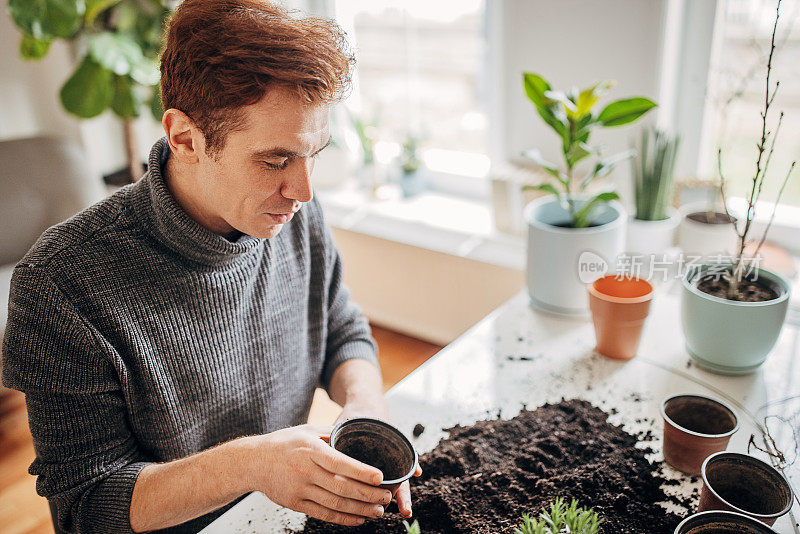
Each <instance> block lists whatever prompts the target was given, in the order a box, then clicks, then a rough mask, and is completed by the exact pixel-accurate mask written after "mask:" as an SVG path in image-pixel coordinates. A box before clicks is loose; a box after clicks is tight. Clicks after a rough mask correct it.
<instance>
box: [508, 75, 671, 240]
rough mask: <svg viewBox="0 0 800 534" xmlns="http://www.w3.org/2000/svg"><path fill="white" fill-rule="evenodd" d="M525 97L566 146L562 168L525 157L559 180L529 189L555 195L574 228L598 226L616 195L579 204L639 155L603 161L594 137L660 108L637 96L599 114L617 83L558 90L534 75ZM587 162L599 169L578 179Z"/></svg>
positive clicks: (536, 156) (535, 154) (533, 154)
mask: <svg viewBox="0 0 800 534" xmlns="http://www.w3.org/2000/svg"><path fill="white" fill-rule="evenodd" d="M523 85H524V88H525V94H526V95H527V96H528V99H529V100H530V101H531V102H532V103H533V105H534V107H535V108H536V111H537V113H538V114H539V116H540V117H541V118H542V120H543V121H544V122H545V124H547V125H548V126H550V128H552V129H553V131H554V132H555V133H556V135H558V138H559V140H560V141H561V152H562V154H563V158H564V162H563V165H562V166H559V165H557V164H555V163H552V162H550V161H547V160H545V159H544V158H543V157H542V155H541V153H540V152H539V151H538V150H536V149H532V150H526V151H525V152H523V156H525V157H526V158H528V159H529V160H531V161H533V162H534V163H536V164H537V165H539V166H541V168H542V169H544V171H545V172H547V173H548V174H549V175H550V176H552V177H553V178H555V180H556V181H555V183H544V184H540V185H535V186H526V187H525V188H526V189H538V190H541V191H545V192H548V193H552V194H554V195H555V196H556V198H558V201H559V202H560V203H561V205H562V206H563V208H564V210H565V211H567V212H568V213H569V215H570V219H571V221H572V227H573V228H585V227H587V226H590V225H591V224H592V222H593V215H594V212H595V209H596V208H597V207H599V206H600V205H602V204H604V203H606V202H610V201H612V200H616V199H618V198H619V195H618V194H617V193H616V192H613V191H606V192H603V193H599V194H597V195H595V196H594V197H592V198H590V199H588V200H586V202H582V203H579V202H576V200H577V197H576V196H577V195H581V194H582V193H583V192H584V191H586V189H587V188H588V187H589V185H590V184H591V183H592V181H593V180H594V179H595V178H601V177H603V176H606V175H607V174H609V173H610V172H611V171H612V170H613V169H614V167H615V166H616V165H617V164H618V163H619V162H621V161H623V160H626V159H628V158H630V157H631V156H633V155H634V153H633V151H630V150H629V151H626V152H622V153H619V154H616V155H613V156H609V157H603V155H602V154H601V150H600V147H597V146H592V145H591V144H590V143H589V138H590V136H591V133H592V132H593V131H594V130H596V129H598V128H610V127H616V126H623V125H626V124H630V123H632V122H634V121H636V120H638V119H639V118H640V117H642V116H643V115H644V114H645V113H647V112H648V111H650V110H651V109H653V108H654V107H656V104H655V102H653V101H652V100H650V99H648V98H645V97H641V96H637V97H632V98H626V99H622V100H617V101H614V102H611V103H610V104H608V105H606V106H605V107H604V108H603V109H601V110H600V111H597V110H596V109H595V108H596V106H597V103H598V102H599V100H600V98H601V97H602V96H603V95H604V94H605V93H607V92H608V90H609V89H611V87H613V86H614V82H612V81H601V82H597V83H595V84H594V85H592V86H590V87H587V88H585V89H583V90H581V91H579V90H578V89H575V88H573V89H571V90H570V91H568V92H563V91H557V90H555V89H553V88H552V87H551V86H550V83H549V82H548V81H547V80H545V79H544V78H543V77H542V76H540V75H538V74H534V73H532V72H526V73H524V74H523ZM587 158H589V159H591V158H595V162H594V165H592V166H591V168H590V170H589V171H588V172H587V173H585V174H584V175H583V176H582V177H577V176H575V174H576V173H575V171H576V166H577V165H578V163H580V162H581V161H584V160H587Z"/></svg>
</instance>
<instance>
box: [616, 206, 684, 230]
mask: <svg viewBox="0 0 800 534" xmlns="http://www.w3.org/2000/svg"><path fill="white" fill-rule="evenodd" d="M667 213H668V214H669V215H668V216H667V218H666V219H659V220H657V221H651V220H648V219H637V218H636V214H635V213H631V215H630V217H629V219H628V223H633V224H637V225H638V224H641V225H642V226H669V225H670V224H674V225H676V226H677V225H678V223H680V221H681V213H680V212H679V211H678V210H676V209H675V208H672V207H670V208H667Z"/></svg>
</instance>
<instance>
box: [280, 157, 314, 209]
mask: <svg viewBox="0 0 800 534" xmlns="http://www.w3.org/2000/svg"><path fill="white" fill-rule="evenodd" d="M313 170H314V158H303V160H302V161H299V162H298V164H297V165H293V166H292V170H291V171H290V173H289V175H288V176H287V177H286V182H285V183H284V184H283V188H282V190H281V194H282V195H283V196H284V197H285V198H289V199H292V200H297V201H300V202H309V201H311V199H312V198H314V191H313V189H312V187H311V173H312V171H313Z"/></svg>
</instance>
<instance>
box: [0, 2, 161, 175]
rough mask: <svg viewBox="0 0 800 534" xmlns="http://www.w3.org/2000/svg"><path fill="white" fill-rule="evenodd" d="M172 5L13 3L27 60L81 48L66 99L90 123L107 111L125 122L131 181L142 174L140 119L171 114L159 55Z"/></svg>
mask: <svg viewBox="0 0 800 534" xmlns="http://www.w3.org/2000/svg"><path fill="white" fill-rule="evenodd" d="M173 3H174V2H169V1H167V0H164V1H161V0H37V1H35V2H33V1H31V0H10V1H9V4H8V11H9V14H10V16H11V19H12V21H13V22H14V24H15V25H16V26H17V27H18V28H19V29H20V30H21V31H22V37H21V39H20V45H19V53H20V55H21V56H22V57H23V58H24V59H27V60H38V59H41V58H43V57H45V56H46V55H47V52H48V50H49V49H50V45H51V43H53V41H56V40H58V39H63V40H66V41H69V42H71V43H73V44H74V49H75V50H76V51H77V52H78V54H77V56H78V57H79V61H78V64H77V67H76V68H75V71H74V72H73V73H72V75H71V76H70V77H69V78H68V79H67V80H66V81H65V82H64V85H63V86H62V87H61V91H60V93H59V97H60V99H61V104H62V105H63V107H64V109H65V110H67V111H68V112H69V113H71V114H73V115H75V116H77V117H80V118H82V119H88V118H91V117H95V116H97V115H100V114H101V113H102V112H103V111H105V110H106V109H109V108H110V109H111V110H112V111H113V112H114V114H115V115H116V116H117V117H119V118H120V119H122V121H123V129H124V135H125V144H126V153H127V157H128V169H129V172H130V176H131V180H134V179H135V178H137V177H138V176H139V175H140V174H141V167H140V165H141V163H140V162H139V157H138V150H137V148H136V145H135V141H134V136H133V119H135V118H136V117H138V116H139V114H140V113H141V110H142V108H145V107H147V108H149V109H150V112H151V113H152V114H153V116H154V117H155V118H156V119H157V120H159V121H160V120H161V115H162V114H163V110H162V108H161V99H160V95H159V91H158V81H159V70H158V61H157V58H158V54H159V51H160V48H161V36H162V31H163V28H164V24H165V22H166V20H167V18H168V16H169V14H170V13H171V12H172V8H171V6H172V4H173Z"/></svg>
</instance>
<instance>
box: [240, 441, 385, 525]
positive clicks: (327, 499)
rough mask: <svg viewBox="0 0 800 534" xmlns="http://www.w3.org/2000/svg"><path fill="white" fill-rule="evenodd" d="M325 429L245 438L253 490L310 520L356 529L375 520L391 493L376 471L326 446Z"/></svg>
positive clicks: (380, 474)
mask: <svg viewBox="0 0 800 534" xmlns="http://www.w3.org/2000/svg"><path fill="white" fill-rule="evenodd" d="M330 430H331V429H330V427H323V426H319V425H301V426H296V427H291V428H285V429H283V430H278V431H276V432H272V433H270V434H265V435H263V436H249V437H247V438H243V439H247V440H250V442H251V443H250V445H251V446H252V452H253V454H252V456H253V458H254V459H255V460H256V463H254V464H253V465H254V466H255V467H259V468H258V469H255V470H254V475H253V477H254V478H253V486H254V488H255V489H257V490H259V491H261V492H263V493H264V494H265V495H266V496H267V497H269V498H270V499H271V500H272V501H274V502H275V503H277V504H279V505H281V506H285V507H287V508H291V509H292V510H296V511H298V512H302V513H304V514H307V515H309V516H311V517H315V518H317V519H321V520H323V521H328V522H332V523H338V524H340V525H347V526H356V525H361V524H363V523H364V521H365V518H376V517H381V516H382V515H383V512H384V507H385V506H386V505H388V504H389V503H390V502H391V498H392V495H391V493H390V492H389V491H388V490H386V489H383V488H379V487H377V486H378V485H379V484H380V483H381V482H382V481H383V475H382V473H381V472H380V471H379V470H378V469H376V468H374V467H371V466H369V465H366V464H364V463H362V462H359V461H358V460H355V459H353V458H350V457H349V456H346V455H344V454H342V453H340V452H339V451H337V450H335V449H334V448H333V447H331V446H330V445H328V444H327V443H326V442H325V441H323V438H328V437H329V436H330Z"/></svg>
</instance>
